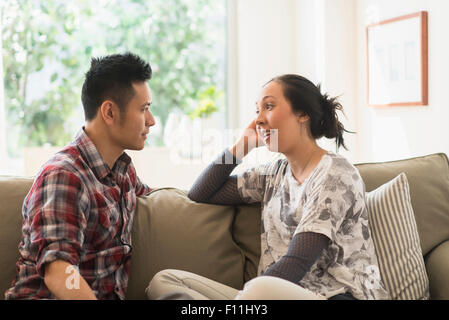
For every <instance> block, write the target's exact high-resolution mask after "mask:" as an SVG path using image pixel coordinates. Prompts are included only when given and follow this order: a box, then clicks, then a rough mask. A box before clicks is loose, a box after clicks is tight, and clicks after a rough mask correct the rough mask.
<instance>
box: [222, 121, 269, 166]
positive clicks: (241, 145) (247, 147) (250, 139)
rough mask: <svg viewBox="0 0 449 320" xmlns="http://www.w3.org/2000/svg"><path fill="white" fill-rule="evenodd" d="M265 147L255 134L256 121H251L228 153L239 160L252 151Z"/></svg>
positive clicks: (260, 138)
mask: <svg viewBox="0 0 449 320" xmlns="http://www.w3.org/2000/svg"><path fill="white" fill-rule="evenodd" d="M263 145H265V144H264V142H263V139H262V137H260V136H259V135H258V133H257V128H256V119H254V120H253V121H251V123H250V124H249V125H248V127H246V128H245V130H244V131H243V133H242V135H241V136H240V138H239V139H238V140H237V142H236V143H235V144H234V145H233V146H232V147H231V148H230V149H229V151H230V152H231V153H232V154H233V155H234V157H236V158H237V159H239V160H241V159H242V158H243V157H244V156H246V155H247V154H248V153H249V152H250V151H251V150H252V149H254V148H258V147H260V146H263Z"/></svg>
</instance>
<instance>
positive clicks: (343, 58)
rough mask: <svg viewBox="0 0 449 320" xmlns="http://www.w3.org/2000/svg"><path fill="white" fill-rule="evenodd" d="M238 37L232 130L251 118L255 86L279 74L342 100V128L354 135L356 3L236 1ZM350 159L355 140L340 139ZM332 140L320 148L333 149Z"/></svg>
mask: <svg viewBox="0 0 449 320" xmlns="http://www.w3.org/2000/svg"><path fill="white" fill-rule="evenodd" d="M236 3H237V5H236V12H237V28H236V34H237V37H238V40H237V41H238V46H237V47H238V49H237V55H236V60H237V70H238V71H237V80H236V81H237V83H238V90H237V92H238V98H237V105H236V106H235V107H233V108H232V107H231V112H233V113H236V114H238V116H237V117H236V118H237V119H238V120H237V127H238V128H244V127H245V126H246V125H247V124H248V123H249V121H250V120H251V119H252V117H254V102H255V101H256V98H257V96H258V94H259V91H260V87H261V86H262V85H263V84H264V83H265V82H267V81H268V80H269V79H271V78H272V77H274V76H276V75H280V74H283V73H298V74H301V75H303V76H305V77H306V78H308V79H310V80H311V81H312V82H314V83H316V84H318V83H321V84H322V88H323V90H325V91H326V92H328V93H329V94H330V95H331V96H339V95H341V99H340V101H341V103H342V105H343V106H344V110H345V114H346V118H345V117H344V116H343V115H342V116H341V118H340V120H341V121H342V123H343V124H344V125H345V127H346V128H347V129H349V130H351V131H356V130H357V129H358V128H357V126H356V108H355V104H356V92H355V90H354V87H355V82H356V67H357V65H356V64H355V61H356V33H355V28H354V26H355V23H356V15H355V9H356V5H355V3H356V0H330V1H329V0H327V1H326V0H239V1H237V2H236ZM345 139H346V141H345V142H346V144H347V146H348V147H349V152H346V151H345V150H344V149H340V153H342V154H344V155H345V156H347V157H348V158H349V159H350V160H353V159H354V158H355V149H356V136H354V135H350V134H347V135H346V136H345ZM334 141H335V140H332V141H331V140H328V139H322V140H321V141H320V145H322V146H323V147H325V148H326V149H331V150H334V149H335V142H334Z"/></svg>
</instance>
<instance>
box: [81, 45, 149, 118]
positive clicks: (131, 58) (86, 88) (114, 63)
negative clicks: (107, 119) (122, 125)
mask: <svg viewBox="0 0 449 320" xmlns="http://www.w3.org/2000/svg"><path fill="white" fill-rule="evenodd" d="M151 75H152V70H151V66H150V64H149V63H147V62H145V61H144V60H142V59H141V58H140V57H139V56H137V55H135V54H133V53H130V52H127V53H124V54H113V55H109V56H105V57H100V58H92V60H91V64H90V69H89V71H88V72H87V73H86V79H85V80H84V84H83V89H82V93H81V101H82V103H83V107H84V117H85V119H86V120H88V121H89V120H92V119H94V118H95V116H96V114H97V112H98V108H99V107H100V106H101V104H102V103H103V102H104V101H105V100H108V99H110V100H112V101H114V102H115V103H116V104H117V105H118V106H119V108H120V111H121V112H122V113H124V112H125V109H126V106H127V105H128V102H129V101H130V100H131V99H132V97H133V96H134V94H135V92H134V88H133V85H132V84H133V83H134V82H145V81H147V80H149V79H151Z"/></svg>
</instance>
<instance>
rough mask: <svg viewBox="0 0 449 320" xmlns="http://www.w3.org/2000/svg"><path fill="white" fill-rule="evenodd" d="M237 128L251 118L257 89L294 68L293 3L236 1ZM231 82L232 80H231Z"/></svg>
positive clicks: (263, 0)
mask: <svg viewBox="0 0 449 320" xmlns="http://www.w3.org/2000/svg"><path fill="white" fill-rule="evenodd" d="M235 3H236V14H237V35H238V36H237V42H238V44H237V61H236V63H237V70H238V71H237V81H238V84H239V88H238V98H237V101H238V104H237V106H231V108H232V111H231V112H236V113H237V114H238V119H237V121H238V122H237V126H236V127H237V128H245V127H246V126H247V125H248V124H249V122H250V121H251V120H252V119H253V118H254V116H255V101H256V100H257V98H258V95H259V93H260V89H261V87H262V85H264V84H265V83H266V82H267V81H268V80H270V79H271V78H273V77H275V76H277V75H280V74H283V73H287V72H292V70H293V69H294V68H295V50H296V44H295V43H296V42H295V38H296V37H295V34H296V28H295V10H294V8H295V0H237V1H236V2H235ZM231 81H232V80H231Z"/></svg>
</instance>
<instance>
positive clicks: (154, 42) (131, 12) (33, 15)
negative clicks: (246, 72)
mask: <svg viewBox="0 0 449 320" xmlns="http://www.w3.org/2000/svg"><path fill="white" fill-rule="evenodd" d="M0 15H1V20H0V23H1V29H0V30H1V38H0V39H1V46H0V49H2V55H1V60H0V66H2V68H0V71H1V70H2V69H3V95H2V94H1V93H2V91H1V89H0V136H1V137H2V138H0V164H1V166H0V168H1V169H0V174H11V175H23V174H25V175H34V174H36V172H34V171H33V170H34V169H33V170H31V171H33V172H31V171H30V170H28V169H27V166H26V163H25V162H26V161H25V160H24V159H25V158H26V159H27V161H28V162H29V161H30V160H34V159H37V158H38V157H37V156H38V155H39V154H42V152H41V150H44V149H45V147H53V149H52V148H51V149H50V150H52V152H50V154H51V153H53V151H54V150H57V149H60V147H61V146H64V145H66V144H67V143H69V142H70V141H71V140H73V138H74V136H75V134H76V132H77V131H78V130H79V129H80V128H81V126H82V125H83V123H84V115H83V109H82V105H81V98H80V96H81V86H82V83H83V80H84V73H85V72H86V71H87V70H88V68H89V65H90V58H91V57H92V56H94V57H97V56H103V55H106V54H112V53H119V52H125V51H131V52H134V53H136V54H138V55H140V56H141V57H142V58H143V59H145V60H146V61H148V62H150V64H151V66H152V69H153V78H152V79H151V80H150V82H149V85H150V88H151V91H152V95H153V105H152V111H153V114H154V115H155V118H156V122H157V125H156V126H155V127H153V128H152V132H151V134H150V137H149V140H148V141H149V144H150V145H151V146H152V147H164V146H167V147H170V145H169V144H170V143H172V142H173V141H172V140H173V137H172V136H171V131H172V130H173V129H172V128H173V127H174V126H177V123H178V122H184V123H185V122H189V121H193V120H192V119H195V118H196V119H203V120H204V121H206V120H205V119H208V120H207V121H212V122H213V121H215V123H219V124H220V126H222V128H224V126H225V125H226V116H225V114H226V110H225V103H224V101H225V99H224V98H225V96H226V95H225V80H226V72H225V69H226V48H225V37H226V23H225V22H226V1H225V0H223V1H217V0H151V1H148V0H99V1H87V0H79V1H65V0H45V1H44V0H2V1H1V3H0ZM0 85H1V82H0ZM2 96H3V97H2ZM2 114H3V117H2ZM24 154H25V156H24ZM33 155H36V158H35V157H33ZM47 158H48V157H47ZM35 161H41V160H35ZM37 165H38V166H40V165H42V163H38V164H37ZM33 168H34V167H33Z"/></svg>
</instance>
